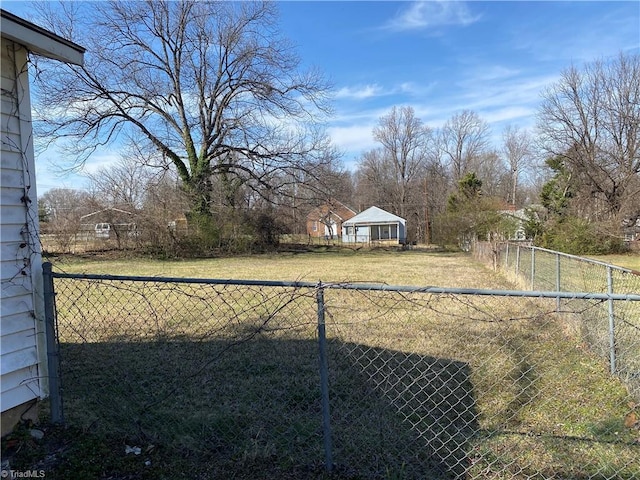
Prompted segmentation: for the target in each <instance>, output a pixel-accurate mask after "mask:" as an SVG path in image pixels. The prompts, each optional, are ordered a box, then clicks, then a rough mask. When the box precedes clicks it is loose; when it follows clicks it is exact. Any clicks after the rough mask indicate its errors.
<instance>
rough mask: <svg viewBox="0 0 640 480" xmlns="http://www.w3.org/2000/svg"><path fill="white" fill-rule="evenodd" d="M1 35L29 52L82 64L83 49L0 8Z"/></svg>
mask: <svg viewBox="0 0 640 480" xmlns="http://www.w3.org/2000/svg"><path fill="white" fill-rule="evenodd" d="M1 19H2V24H1V28H0V29H1V30H2V37H3V38H6V39H8V40H11V41H13V42H15V43H18V44H20V45H22V46H24V47H25V48H26V49H27V50H29V51H30V52H33V53H35V54H37V55H42V56H44V57H47V58H51V59H54V60H59V61H61V62H65V63H71V64H74V65H83V64H84V53H85V49H84V48H83V47H81V46H80V45H78V44H76V43H73V42H71V41H69V40H67V39H65V38H62V37H60V36H58V35H56V34H55V33H53V32H50V31H48V30H46V29H44V28H42V27H39V26H38V25H35V24H33V23H31V22H29V21H27V20H25V19H23V18H20V17H18V16H16V15H14V14H12V13H10V12H7V11H6V10H1Z"/></svg>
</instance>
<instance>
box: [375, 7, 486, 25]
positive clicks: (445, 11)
mask: <svg viewBox="0 0 640 480" xmlns="http://www.w3.org/2000/svg"><path fill="white" fill-rule="evenodd" d="M479 19H480V15H474V14H472V13H471V10H470V9H469V7H468V6H467V4H466V3H465V2H458V1H446V0H431V1H429V0H427V1H418V2H414V3H412V4H411V5H410V6H409V7H408V8H406V9H404V10H402V11H401V12H399V13H398V14H397V15H396V16H395V17H394V18H392V19H391V20H390V21H389V22H387V24H386V25H385V27H384V28H386V29H389V30H395V31H405V30H424V29H430V28H436V27H441V26H448V25H461V26H467V25H471V24H472V23H475V22H477V21H478V20H479Z"/></svg>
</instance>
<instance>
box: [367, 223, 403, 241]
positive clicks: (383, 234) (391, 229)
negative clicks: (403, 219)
mask: <svg viewBox="0 0 640 480" xmlns="http://www.w3.org/2000/svg"><path fill="white" fill-rule="evenodd" d="M397 238H398V225H397V224H393V225H371V240H395V239H397Z"/></svg>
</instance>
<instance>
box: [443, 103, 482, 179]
mask: <svg viewBox="0 0 640 480" xmlns="http://www.w3.org/2000/svg"><path fill="white" fill-rule="evenodd" d="M439 140H440V142H439V145H440V149H441V150H442V152H443V153H444V157H445V158H446V160H447V161H448V163H449V164H450V166H451V171H452V174H453V182H454V184H455V183H457V182H459V181H460V180H461V179H462V177H463V176H464V175H465V174H466V173H469V169H468V166H469V164H470V162H472V161H473V159H474V158H477V157H479V156H480V155H481V154H482V153H483V152H484V151H485V150H486V148H487V146H488V142H489V125H488V124H487V123H486V122H485V121H484V120H482V119H481V118H480V117H479V116H478V114H477V113H475V112H472V111H470V110H464V111H462V112H460V113H457V114H455V115H454V116H453V117H451V118H450V119H449V120H448V121H447V122H446V123H445V124H444V126H443V127H442V129H441V131H440V138H439Z"/></svg>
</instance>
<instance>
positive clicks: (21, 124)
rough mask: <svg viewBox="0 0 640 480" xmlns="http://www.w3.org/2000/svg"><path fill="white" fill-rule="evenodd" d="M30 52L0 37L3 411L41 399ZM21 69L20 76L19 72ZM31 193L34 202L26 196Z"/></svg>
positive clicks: (37, 246) (1, 358) (0, 246)
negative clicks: (0, 53)
mask: <svg viewBox="0 0 640 480" xmlns="http://www.w3.org/2000/svg"><path fill="white" fill-rule="evenodd" d="M26 61H27V52H26V50H25V49H24V48H20V47H18V46H17V45H15V44H14V43H12V42H9V41H7V40H6V39H4V38H3V39H2V68H1V69H0V70H1V71H2V74H1V76H2V102H1V106H2V121H1V127H0V135H1V140H2V146H1V154H2V155H1V161H0V209H1V212H0V214H1V215H0V218H1V222H2V225H1V227H2V228H1V230H0V252H1V253H2V258H1V259H0V278H1V281H2V284H1V285H2V286H1V289H0V298H1V305H0V322H1V324H0V351H1V352H2V354H1V355H0V373H1V375H2V377H1V395H2V411H5V410H8V409H10V408H13V407H15V406H18V405H21V404H24V403H26V402H29V401H32V400H34V399H37V398H40V397H41V396H42V394H43V388H42V387H43V385H42V382H41V378H42V376H43V375H44V372H45V371H46V369H45V368H44V365H43V363H42V360H43V355H41V353H43V349H42V347H43V334H42V332H43V328H42V327H43V322H42V311H41V310H42V309H41V308H39V307H38V305H37V303H38V302H36V293H37V292H36V290H38V288H36V282H35V280H36V278H38V277H39V275H41V273H40V272H37V271H36V269H40V268H41V266H40V256H39V253H40V252H39V245H38V239H37V228H38V224H37V201H36V194H35V176H34V175H35V164H34V161H33V146H32V144H31V135H32V133H31V104H30V102H29V86H28V78H27V75H26V70H25V68H24V66H25V65H26ZM17 72H20V74H19V75H16V73H17ZM30 197H33V198H31V202H29V201H28V198H30Z"/></svg>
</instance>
